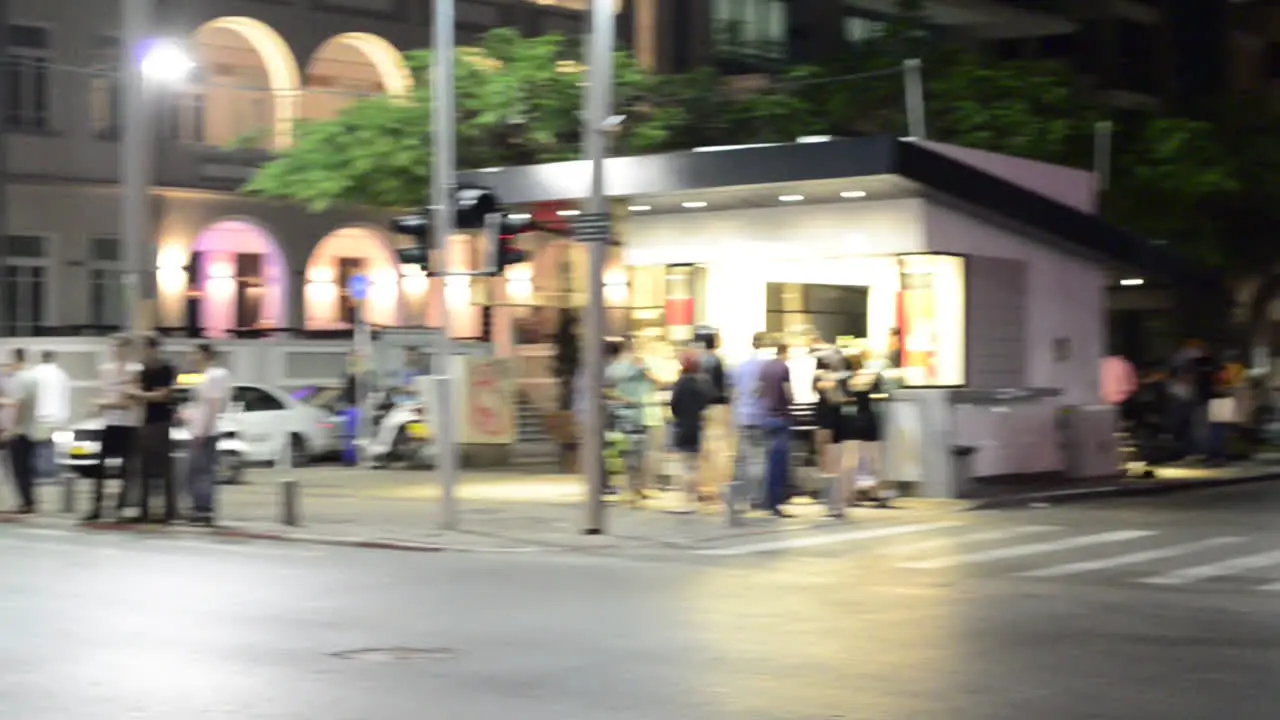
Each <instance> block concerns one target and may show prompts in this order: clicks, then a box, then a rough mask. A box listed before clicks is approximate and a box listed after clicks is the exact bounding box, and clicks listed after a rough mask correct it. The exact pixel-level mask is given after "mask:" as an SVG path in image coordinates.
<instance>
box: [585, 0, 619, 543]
mask: <svg viewBox="0 0 1280 720" xmlns="http://www.w3.org/2000/svg"><path fill="white" fill-rule="evenodd" d="M613 11H614V0H591V32H590V33H589V34H588V36H587V42H588V43H589V45H588V47H587V52H586V53H585V54H586V56H587V63H588V65H587V73H588V76H587V91H586V93H585V97H584V102H583V104H584V112H583V113H582V120H583V126H582V142H583V151H584V154H585V155H586V156H587V159H589V160H590V161H591V192H590V194H589V195H588V196H587V212H588V213H592V214H597V213H599V214H603V213H608V212H609V206H608V202H607V201H606V199H605V196H604V158H605V153H606V151H607V149H608V148H607V143H608V134H607V132H606V130H605V127H604V126H605V121H606V120H607V119H608V118H609V116H610V113H611V110H610V106H611V105H612V104H613V98H612V96H613V43H614V34H615V33H616V32H617V28H616V25H615V19H614V15H613ZM605 249H606V248H605V244H604V243H603V242H592V243H590V245H588V247H587V250H588V253H589V256H588V262H587V309H586V310H587V311H586V317H585V318H584V319H585V321H586V322H585V323H583V338H584V343H583V355H582V359H583V363H582V364H583V372H584V373H585V379H586V383H585V384H584V388H583V392H585V393H586V395H587V398H586V399H587V405H586V408H587V414H586V427H584V428H582V465H583V470H584V472H585V473H586V478H587V524H586V526H585V527H584V528H583V532H584V533H586V534H588V535H598V534H600V533H602V532H604V482H605V477H604V464H603V463H601V462H600V458H601V457H602V456H603V453H604V412H603V411H604V407H603V404H602V401H601V398H602V395H603V384H604V382H603V381H604V367H603V364H604V362H603V361H604V358H603V357H602V350H603V348H602V347H601V343H602V342H603V341H604V259H605V258H604V256H605Z"/></svg>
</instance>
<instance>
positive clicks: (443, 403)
mask: <svg viewBox="0 0 1280 720" xmlns="http://www.w3.org/2000/svg"><path fill="white" fill-rule="evenodd" d="M453 6H454V0H435V17H434V19H433V20H432V23H433V24H434V27H433V30H434V33H433V35H434V36H433V38H432V63H433V64H432V66H431V69H432V73H431V109H432V129H431V145H432V147H431V152H432V156H431V157H432V161H433V166H432V168H431V207H432V212H433V214H434V217H432V218H431V232H432V247H434V248H435V249H436V252H437V253H438V256H439V257H441V258H442V259H444V261H445V262H447V258H448V253H447V246H448V243H449V236H450V235H452V234H453V219H454V211H453V196H454V190H455V185H456V182H455V175H456V172H457V168H456V161H455V159H454V151H455V149H456V140H455V134H456V130H455V127H454V126H455V124H456V123H457V115H456V113H454V110H453V92H454V88H453V61H454V37H453V35H454V16H453V12H454V7H453ZM445 269H446V270H447V269H448V268H445ZM445 336H446V343H445V346H446V348H448V347H450V346H451V343H448V342H447V339H448V321H447V320H446V329H445ZM447 353H448V351H447V349H446V352H445V353H444V356H445V357H446V358H447V357H448V354H447ZM446 365H449V366H451V365H452V363H451V362H448V361H447V360H446ZM451 370H452V367H446V368H445V370H444V373H442V374H443V375H445V377H444V378H443V379H442V380H441V381H440V382H438V383H437V391H436V402H437V405H438V410H437V413H438V414H437V417H439V418H440V421H439V422H438V423H437V427H434V428H432V432H434V433H435V434H436V472H437V474H438V475H439V476H440V510H441V517H440V526H441V527H442V528H444V529H445V530H453V529H454V528H456V527H457V525H458V517H457V506H456V504H455V503H454V489H455V488H456V486H457V483H458V444H457V442H456V440H455V438H454V427H453V413H452V408H451V400H452V398H451V397H450V393H451V389H452V387H451V383H450V381H449V378H448V376H447V374H448V373H449V372H450V371H451Z"/></svg>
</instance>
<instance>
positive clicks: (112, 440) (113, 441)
mask: <svg viewBox="0 0 1280 720" xmlns="http://www.w3.org/2000/svg"><path fill="white" fill-rule="evenodd" d="M136 432H137V431H136V429H135V428H131V427H125V426H122V425H108V426H107V427H106V429H105V430H103V431H102V450H101V452H99V453H98V466H97V467H95V468H94V476H93V513H94V514H97V513H98V512H100V511H101V510H102V502H103V498H104V497H105V495H106V475H107V472H106V468H107V460H110V459H111V458H119V460H120V494H119V495H118V496H117V497H116V508H117V509H122V508H124V506H125V490H126V489H127V488H128V487H130V483H129V475H130V474H131V473H133V471H134V470H135V468H134V465H135V464H136V462H135V459H134V455H133V437H134V434H135V433H136Z"/></svg>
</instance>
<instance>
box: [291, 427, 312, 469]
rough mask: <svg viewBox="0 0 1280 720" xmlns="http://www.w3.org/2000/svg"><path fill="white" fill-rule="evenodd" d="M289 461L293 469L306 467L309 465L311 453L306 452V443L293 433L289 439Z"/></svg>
mask: <svg viewBox="0 0 1280 720" xmlns="http://www.w3.org/2000/svg"><path fill="white" fill-rule="evenodd" d="M289 460H290V462H291V464H292V465H293V467H296V468H300V467H306V466H307V465H309V464H310V463H311V453H309V452H308V451H307V441H306V440H304V439H303V438H302V436H301V435H299V434H297V433H294V434H293V435H292V436H291V437H290V438H289Z"/></svg>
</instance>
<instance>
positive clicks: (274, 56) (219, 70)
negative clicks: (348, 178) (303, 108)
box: [169, 17, 302, 150]
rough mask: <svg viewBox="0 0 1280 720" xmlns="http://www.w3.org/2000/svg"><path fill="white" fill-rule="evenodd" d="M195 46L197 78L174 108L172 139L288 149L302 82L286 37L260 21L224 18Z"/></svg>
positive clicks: (204, 29) (199, 34)
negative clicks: (285, 39)
mask: <svg viewBox="0 0 1280 720" xmlns="http://www.w3.org/2000/svg"><path fill="white" fill-rule="evenodd" d="M191 41H192V45H193V46H194V48H193V50H194V54H195V56H196V58H195V59H196V62H197V70H196V77H195V78H194V80H193V82H192V83H191V84H190V89H189V90H188V91H187V92H186V94H185V96H184V97H183V98H182V99H181V100H180V101H179V102H178V103H176V104H175V107H174V112H173V113H172V114H171V116H170V118H169V133H170V135H171V136H173V138H174V139H176V140H181V141H186V142H193V143H200V144H206V145H212V146H215V147H231V146H239V147H254V148H261V149H264V150H283V149H284V148H287V147H288V146H289V145H290V143H291V142H292V140H293V123H294V120H295V119H296V117H297V112H298V108H297V104H298V93H299V92H300V91H301V89H302V78H301V72H300V71H299V69H298V61H297V59H296V58H295V57H294V55H293V51H292V50H291V49H290V48H289V44H288V43H286V42H285V41H284V38H282V37H280V34H279V33H277V32H276V31H275V29H274V28H272V27H271V26H270V25H267V24H266V23H264V22H262V21H261V20H255V19H253V18H248V17H221V18H216V19H214V20H210V21H209V22H207V23H205V24H204V25H201V26H200V27H199V28H197V29H196V31H195V32H194V33H192V36H191Z"/></svg>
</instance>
